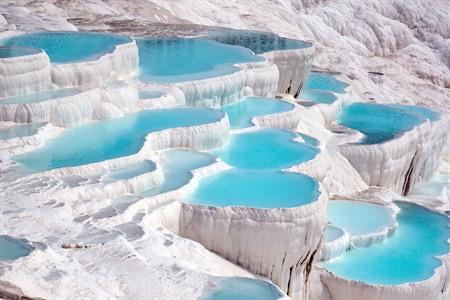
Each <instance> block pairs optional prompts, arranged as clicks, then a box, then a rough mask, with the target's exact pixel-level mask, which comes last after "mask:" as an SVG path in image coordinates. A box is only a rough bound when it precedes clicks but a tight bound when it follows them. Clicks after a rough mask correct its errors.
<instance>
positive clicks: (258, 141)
mask: <svg viewBox="0 0 450 300" xmlns="http://www.w3.org/2000/svg"><path fill="white" fill-rule="evenodd" d="M296 137H297V135H296V134H295V133H294V132H291V131H286V130H281V129H272V128H270V129H259V130H255V131H249V132H244V133H238V134H232V135H230V137H229V139H228V141H227V142H226V143H225V145H224V146H223V147H221V148H218V149H215V150H213V151H211V153H212V154H214V155H217V156H218V157H220V158H221V159H222V160H224V161H225V162H226V163H227V164H229V165H231V166H233V167H235V168H239V169H280V168H287V167H291V166H293V165H297V164H300V163H302V162H306V161H309V160H311V159H313V158H314V157H315V156H316V155H317V154H318V153H319V149H318V148H316V147H314V146H312V145H310V144H308V143H299V142H296V141H293V139H294V138H296Z"/></svg>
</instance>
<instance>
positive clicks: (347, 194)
mask: <svg viewBox="0 0 450 300" xmlns="http://www.w3.org/2000/svg"><path fill="white" fill-rule="evenodd" d="M175 2H176V1H175ZM92 5H98V6H99V7H98V8H99V9H101V7H103V6H102V5H107V4H105V3H103V4H100V3H97V2H96V4H92ZM124 5H125V4H124ZM299 5H300V6H302V7H303V5H302V4H299ZM308 6H309V4H308ZM105 9H106V8H105ZM4 10H5V8H4V6H3V5H0V29H2V28H3V26H4V25H3V23H5V24H6V19H5V22H3V17H2V14H3V11H4ZM137 10H138V9H137ZM106 11H108V10H105V15H107V14H106ZM164 11H166V12H169V11H170V9H168V7H165V8H164ZM17 13H18V12H17ZM111 13H112V12H111ZM114 13H118V12H117V11H116V12H114ZM187 13H188V14H189V12H187ZM108 14H109V13H108ZM7 19H8V21H9V20H10V19H9V18H7ZM136 22H137V21H136ZM141 25H142V24H141ZM147 25H148V24H147ZM111 26H113V25H111ZM129 26H131V27H133V25H129ZM180 26H181V27H180ZM183 26H184V25H174V27H170V26H169V27H161V28H157V29H156V30H154V31H152V32H150V33H149V34H148V37H146V34H144V33H143V32H142V31H141V29H142V28H141V27H139V28H138V27H136V28H135V30H136V32H133V31H131V33H130V32H129V30H130V28H128V29H127V28H121V29H120V28H116V29H117V30H112V28H113V27H111V28H110V27H104V28H101V30H106V31H111V32H114V34H110V33H87V32H83V31H76V32H75V31H73V32H70V31H69V32H68V31H64V32H60V33H59V32H52V33H49V32H46V31H39V32H37V30H28V29H27V27H26V26H25V27H24V28H20V27H19V28H15V27H14V28H8V29H6V27H5V29H2V30H0V45H1V46H0V54H1V55H0V178H1V180H0V199H1V200H0V214H1V217H0V298H2V299H3V298H5V299H19V298H21V297H28V298H27V299H180V300H181V299H183V300H184V299H201V300H214V299H230V300H231V299H233V300H235V299H236V300H241V299H247V298H246V297H249V296H255V297H258V299H263V300H265V299H267V300H275V299H285V300H287V299H293V300H316V299H319V300H331V299H338V300H352V299H355V300H356V299H370V300H371V299H373V300H378V299H380V300H381V299H399V300H402V299H405V300H411V299H413V300H421V299H424V300H425V299H426V300H431V299H439V300H445V299H450V285H449V284H448V282H447V281H448V278H449V277H450V273H449V270H450V254H449V253H450V244H449V243H450V232H449V228H450V221H449V220H448V215H446V214H445V210H446V209H447V210H448V208H449V207H450V204H449V203H448V199H449V195H448V191H449V190H450V189H449V186H448V185H449V178H450V177H449V176H448V175H449V174H448V173H449V172H448V163H449V154H448V149H449V148H448V147H449V141H448V135H449V132H450V130H449V129H450V115H449V114H448V113H447V112H446V111H445V110H442V109H441V110H439V109H436V108H434V109H433V110H429V111H428V110H426V112H427V113H430V114H436V115H437V116H438V118H436V119H434V118H422V117H421V118H418V120H419V121H418V122H416V123H414V126H412V127H411V128H407V129H405V130H399V132H395V133H396V134H395V135H393V137H392V138H391V139H388V140H385V141H383V142H379V143H371V144H368V143H366V144H365V143H364V139H365V138H367V137H368V136H369V134H368V133H364V132H363V129H360V131H358V130H357V129H355V128H354V127H353V129H352V128H350V126H348V127H345V126H344V125H342V122H341V119H340V118H341V116H342V114H343V111H344V110H345V108H347V107H349V106H351V105H352V104H355V103H356V102H362V103H367V102H373V101H369V100H371V99H369V98H368V97H367V94H366V93H365V92H364V88H363V83H362V82H361V81H359V80H355V77H354V76H347V75H345V74H343V73H339V72H316V71H314V72H311V68H312V66H313V61H314V59H315V55H318V57H319V58H320V59H319V60H318V61H317V62H316V64H319V65H320V62H321V61H323V59H324V58H323V53H321V52H319V53H318V54H316V49H317V48H316V46H315V44H314V42H303V41H299V40H294V39H286V38H282V37H279V36H277V35H275V34H272V33H267V32H256V31H245V30H239V31H238V30H231V29H224V28H203V27H199V28H194V29H191V30H188V29H186V28H190V27H186V28H184V27H183ZM142 27H145V26H144V25H142ZM151 28H153V27H151ZM180 28H181V29H183V28H184V29H186V31H183V30H181V29H180ZM18 29H20V31H19V30H18ZM67 29H70V30H74V29H76V28H75V27H74V28H71V27H70V26H69V28H66V27H64V28H61V30H67ZM94 29H95V30H100V29H99V28H98V27H96V26H94V27H93V28H92V30H94ZM110 29H111V30H110ZM133 30H134V29H133ZM35 31H36V32H35ZM117 32H126V33H127V34H123V35H120V34H117ZM47 34H48V35H49V36H50V37H51V36H52V35H54V36H58V34H61V36H63V37H61V38H60V39H59V40H58V39H55V40H52V39H49V40H48V41H51V42H48V41H45V42H42V40H39V39H40V38H41V37H42V36H44V37H45V38H47V37H46V35H47ZM71 34H73V35H76V39H78V38H80V39H84V38H86V39H88V40H89V39H91V40H90V41H91V44H90V45H89V44H87V45H85V46H84V47H82V48H81V49H78V48H77V47H78V46H79V45H76V44H70V42H71V41H72V39H71V38H69V39H67V37H68V36H69V37H70V36H71ZM227 35H229V36H227ZM36 36H37V37H39V38H38V39H37V40H36V39H35V38H36ZM138 36H139V38H138ZM150 36H151V37H152V38H155V37H156V38H161V39H164V41H165V43H167V45H168V46H167V45H164V46H162V48H157V50H158V51H163V50H161V49H166V50H167V49H169V48H164V47H166V46H167V47H170V44H171V41H180V40H181V41H187V40H190V41H203V42H204V41H206V42H205V44H208V43H209V44H208V45H209V46H211V45H212V46H211V47H219V48H217V49H220V51H223V53H222V52H220V53H214V54H220V55H222V54H223V56H220V55H219V56H218V58H217V57H215V56H212V57H213V58H214V59H219V61H218V62H216V61H213V63H212V67H211V66H209V67H210V68H211V69H207V70H200V71H199V70H197V69H195V68H194V67H192V66H193V65H195V64H196V63H199V62H195V61H189V62H188V67H186V68H187V69H186V68H184V67H183V66H184V65H183V64H182V62H181V61H177V60H176V58H174V59H172V58H171V57H169V58H170V59H172V60H169V61H168V62H167V66H163V67H162V68H160V69H158V66H156V65H150V66H149V65H145V66H144V65H143V64H144V60H141V61H140V57H141V56H140V54H142V52H141V53H140V52H139V51H144V50H142V48H140V44H139V41H141V39H142V40H144V41H145V39H146V38H148V39H150ZM72 37H74V36H72ZM168 37H169V38H168ZM16 38H17V39H16ZM63 39H65V40H64V41H63ZM76 39H75V38H74V40H76ZM102 39H105V40H106V41H103V40H102ZM109 39H111V40H109ZM100 40H101V42H99V43H97V41H100ZM63 42H64V43H67V42H69V45H71V46H73V48H70V50H69V49H67V50H66V51H64V49H60V47H57V46H58V43H63ZM8 43H9V44H8ZM15 43H16V44H15ZM21 43H24V45H22V44H21ZM34 43H43V44H42V45H43V46H42V48H43V49H44V48H45V49H47V52H48V53H47V52H46V51H45V49H44V50H42V49H37V48H39V47H37V46H36V45H37V44H34ZM103 43H104V44H103ZM271 43H272V44H271ZM33 45H35V46H34V47H35V48H33V47H31V46H33ZM177 45H178V44H177ZM180 45H181V46H179V47H180V48H177V49H175V50H176V51H180V52H179V53H176V55H175V56H174V57H178V56H177V55H180V56H179V57H183V55H186V53H183V51H187V52H189V51H190V50H189V49H196V48H189V49H188V50H186V49H184V48H183V47H186V46H183V45H184V44H183V43H180ZM200 45H201V44H200ZM197 46H198V45H196V47H197ZM177 47H178V46H177ZM189 47H190V46H189ZM220 47H223V48H220ZM245 47H247V48H245ZM174 48H176V47H174ZM214 49H216V48H214ZM147 50H148V49H147ZM84 51H86V53H84ZM170 51H173V49H171V50H170ZM170 51H168V52H170ZM227 51H230V52H229V53H231V54H228V52H227ZM232 51H236V52H232ZM361 51H362V50H361ZM380 51H381V50H380ZM91 52H92V53H91ZM67 53H69V54H70V53H71V55H74V56H75V57H74V58H73V59H71V57H70V55H69V54H67ZM82 54H84V55H85V56H83V55H82ZM209 54H211V53H209ZM77 55H79V57H78V56H77ZM190 55H192V53H191V54H190ZM203 55H205V57H204V60H205V61H207V62H208V60H209V59H211V60H212V58H210V57H209V56H208V51H204V53H203ZM227 55H229V56H227ZM230 57H231V58H230ZM236 57H237V58H236ZM249 57H250V58H251V59H253V60H251V59H249ZM178 59H179V58H178ZM220 59H223V60H224V61H220ZM233 59H234V60H233ZM333 59H335V60H339V59H338V58H337V57H334V58H333ZM235 60H236V61H235ZM230 61H231V62H230ZM145 63H148V62H145ZM183 63H184V62H183ZM316 67H317V65H316ZM146 68H147V69H146ZM148 68H150V69H151V68H154V69H155V70H157V71H158V70H159V72H161V74H157V75H155V76H156V77H157V76H159V75H160V76H167V77H170V76H181V78H189V76H192V78H194V79H192V78H191V79H187V80H180V81H175V80H174V81H169V80H168V81H167V82H166V81H164V82H162V81H157V80H152V79H145V77H143V76H142V74H143V70H144V69H146V70H148ZM170 68H173V69H174V70H173V72H174V74H170V76H169V75H167V74H166V73H165V72H166V71H167V70H168V69H170ZM177 68H178V69H177ZM183 68H184V69H183ZM191 68H192V69H191ZM316 69H318V68H315V69H314V70H316ZM223 70H225V71H223ZM170 71H172V70H170ZM155 72H156V71H155ZM183 72H184V73H183ZM202 72H206V73H208V72H213V73H211V74H213V75H211V76H207V77H205V78H203V77H199V73H202ZM214 72H217V73H214ZM208 74H210V73H208ZM346 74H348V73H346ZM183 76H186V77H183ZM196 76H197V77H196ZM156 77H155V78H156ZM148 78H152V77H148ZM305 91H306V92H305ZM308 92H309V94H308ZM314 93H316V95H319V96H320V95H325V94H326V97H327V99H332V101H328V100H327V101H328V102H327V101H323V102H320V101H317V102H314V101H313V100H314V99H313V97H312V96H311V95H313V94H314ZM399 100H401V99H399ZM245 101H248V102H245ZM375 101H376V99H375ZM387 107H389V106H387ZM424 109H426V108H424ZM405 114H406V112H405ZM413 116H414V117H417V116H416V115H414V114H413ZM355 118H356V117H355ZM236 120H237V121H236ZM356 121H358V120H356ZM239 122H240V123H239ZM446 150H447V151H446ZM211 191H213V193H212V192H211ZM430 191H431V192H430ZM227 197H228V198H227ZM397 201H401V202H397ZM418 204H419V205H418ZM408 205H412V206H411V207H413V208H411V207H410V206H408ZM425 208H426V211H425V213H424V214H423V215H426V216H427V217H429V218H430V220H431V219H433V222H434V223H433V222H431V221H430V222H428V221H429V219H425V221H423V220H422V221H420V220H421V219H420V218H417V220H418V221H417V222H423V223H418V224H419V225H423V224H431V223H432V225H430V232H431V231H433V232H434V234H435V235H436V236H435V235H432V236H431V237H429V236H427V234H426V232H425V231H423V230H424V226H416V225H417V224H415V223H414V218H409V219H408V218H407V217H408V216H405V215H407V213H408V212H409V211H410V210H411V209H412V210H414V209H416V210H417V211H419V212H421V209H424V210H425ZM447 214H448V211H447ZM419 215H420V214H419ZM420 216H422V215H420ZM419 219H420V220H419ZM426 221H427V222H426ZM446 222H447V223H446ZM405 224H406V225H409V226H405ZM411 224H412V225H411ZM442 224H444V225H445V224H447V226H442ZM432 226H435V227H432ZM416 227H418V228H419V229H420V230H422V231H420V230H419V229H418V230H416V232H418V234H423V236H422V241H425V242H429V243H430V245H431V246H430V247H428V248H427V249H426V250H427V251H428V250H429V251H428V252H429V253H428V252H427V256H426V257H425V255H424V257H425V258H426V259H430V260H431V261H432V265H430V266H428V265H427V266H426V268H425V267H423V266H420V267H421V268H419V267H418V268H419V269H414V268H413V267H416V265H414V264H413V263H412V264H411V266H413V267H411V268H412V269H411V273H417V274H421V275H422V273H423V274H425V273H426V272H425V271H424V269H426V271H427V272H428V271H430V270H431V271H430V272H428V273H430V274H428V273H427V274H428V275H427V274H425V275H423V276H422V277H420V278H412V279H405V281H404V282H403V281H402V282H401V283H398V282H397V281H395V280H396V279H398V278H394V279H393V278H390V277H389V278H388V279H386V278H384V277H383V278H382V280H381V279H380V278H378V277H377V278H375V279H373V278H369V279H367V278H365V277H358V276H357V275H360V274H357V275H355V273H352V272H345V271H348V270H350V271H351V270H353V268H354V267H355V266H354V265H352V264H348V265H346V268H348V269H346V270H344V271H342V269H340V268H339V264H338V263H337V265H338V266H337V267H336V266H334V265H333V263H335V262H339V260H340V259H348V260H350V259H354V257H353V258H352V257H351V258H348V257H349V256H351V255H355V256H356V257H357V258H358V253H359V252H357V251H360V250H361V249H364V251H366V250H367V251H372V249H376V247H379V246H380V245H384V244H386V243H387V242H392V241H394V242H395V241H396V239H401V238H403V237H404V236H405V235H407V234H410V232H409V231H408V230H409V229H410V228H416ZM405 228H407V229H406V230H405ZM427 228H428V227H427ZM416 229H417V228H416ZM405 231H406V232H407V233H405ZM441 231H442V232H441ZM412 232H414V231H412ZM436 232H438V233H436ZM408 237H409V238H410V239H414V236H408ZM428 238H429V239H430V240H428ZM425 242H424V243H425ZM397 243H399V244H401V241H400V242H397ZM409 246H411V248H414V244H411V245H409ZM433 247H436V249H437V248H438V250H439V251H437V250H436V251H434V252H433V251H432V250H434V249H432V248H433ZM430 249H431V250H430ZM395 250H396V251H394V252H396V253H397V252H398V253H401V251H403V250H402V249H400V248H395ZM374 251H376V250H374ZM435 252H436V253H435ZM369 253H370V252H369ZM406 253H407V254H405V256H408V255H409V254H410V252H406ZM419 254H421V253H419ZM410 256H413V255H410ZM370 259H371V257H370V256H368V257H367V260H370ZM350 261H351V260H350ZM374 264H376V262H374ZM429 269H430V270H429ZM336 270H337V271H336ZM362 273H364V272H362ZM343 274H344V275H343ZM349 274H350V275H349ZM352 276H354V277H352ZM361 276H362V275H361ZM393 277H395V276H393ZM355 278H356V279H355ZM361 278H362V279H361ZM372 279H373V280H374V281H371V280H372ZM376 280H380V281H382V283H380V282H378V281H377V282H376V283H374V282H375V281H376ZM383 280H385V281H383ZM389 280H391V281H389ZM391 282H393V283H391ZM221 297H222V298H221ZM223 297H225V298H223ZM227 297H228V298H227ZM241 297H242V298H241Z"/></svg>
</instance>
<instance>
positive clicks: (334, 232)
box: [325, 224, 344, 243]
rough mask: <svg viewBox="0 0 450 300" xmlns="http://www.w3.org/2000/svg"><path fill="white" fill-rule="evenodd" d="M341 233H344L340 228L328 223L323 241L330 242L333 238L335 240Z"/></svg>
mask: <svg viewBox="0 0 450 300" xmlns="http://www.w3.org/2000/svg"><path fill="white" fill-rule="evenodd" d="M343 234H344V232H343V231H342V229H340V228H337V227H334V226H332V225H329V224H328V225H327V226H326V227H325V242H326V243H329V242H332V241H334V240H337V239H338V238H340V237H341V236H342V235H343Z"/></svg>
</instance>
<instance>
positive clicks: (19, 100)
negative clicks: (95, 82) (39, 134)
mask: <svg viewBox="0 0 450 300" xmlns="http://www.w3.org/2000/svg"><path fill="white" fill-rule="evenodd" d="M79 93H81V90H80V89H59V90H48V91H44V92H39V93H35V94H31V95H26V96H17V97H10V98H5V99H0V105H2V104H25V103H37V102H42V101H47V100H51V99H57V98H63V97H67V96H73V95H75V94H79Z"/></svg>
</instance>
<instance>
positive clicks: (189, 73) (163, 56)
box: [137, 38, 264, 83]
mask: <svg viewBox="0 0 450 300" xmlns="http://www.w3.org/2000/svg"><path fill="white" fill-rule="evenodd" d="M137 44H138V47H139V68H140V75H139V78H140V79H141V80H144V81H150V82H160V83H170V82H181V81H189V80H199V79H205V78H209V77H216V76H221V75H225V74H230V73H233V72H236V71H237V70H239V69H238V68H237V67H234V66H233V64H237V63H243V62H257V61H263V60H264V59H263V58H262V57H259V56H256V55H254V54H253V53H252V52H251V51H250V50H249V49H246V48H243V47H236V46H229V45H223V44H220V43H217V42H214V41H208V40H201V39H183V38H146V39H138V40H137Z"/></svg>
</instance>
